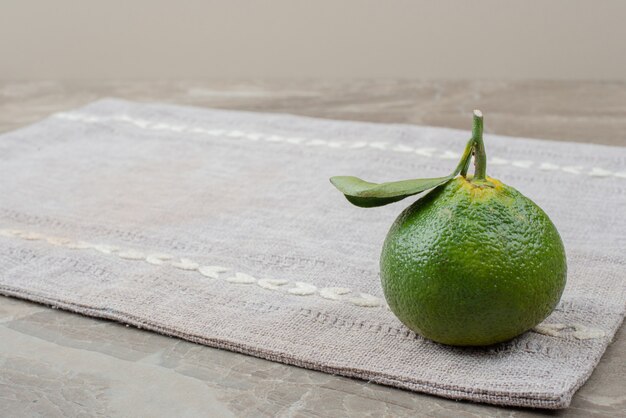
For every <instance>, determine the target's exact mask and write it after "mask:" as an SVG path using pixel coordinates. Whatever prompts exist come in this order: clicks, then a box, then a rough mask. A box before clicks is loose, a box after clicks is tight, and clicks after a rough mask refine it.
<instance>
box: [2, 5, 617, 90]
mask: <svg viewBox="0 0 626 418" xmlns="http://www.w3.org/2000/svg"><path fill="white" fill-rule="evenodd" d="M0 60H1V61H0V62H1V65H0V79H4V80H7V79H32V78H36V79H76V78H88V79H96V78H126V79H133V78H151V79H153V78H154V79H156V78H190V77H219V78H224V77H226V78H238V77H256V78H267V77H381V76H382V77H419V78H490V79H493V78H497V79H510V78H515V79H519V78H543V79H613V80H626V1H620V0H614V1H608V0H585V1H574V0H541V1H538V0H531V1H515V2H513V1H502V0H474V1H466V0H465V1H463V0H456V1H452V0H438V1H429V2H426V1H408V0H407V1H400V0H378V1H370V0H313V1H309V0H275V1H243V0H221V1H212V0H204V1H202V0H178V1H173V0H172V1H156V0H108V1H93V0H54V1H47V0H1V1H0Z"/></svg>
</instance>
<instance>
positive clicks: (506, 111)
mask: <svg viewBox="0 0 626 418" xmlns="http://www.w3.org/2000/svg"><path fill="white" fill-rule="evenodd" d="M102 97H120V98H126V99H130V100H137V101H161V102H169V103H177V104H185V105H193V106H204V107H213V108H224V109H238V110H251V111H263V112H284V113H293V114H298V115H306V116H316V117H324V118H332V119H350V120H362V121H370V122H386V123H411V124H421V125H432V126H444V127H451V128H459V129H467V126H468V125H467V124H468V119H467V118H468V116H467V115H469V114H471V110H472V109H474V108H480V109H481V110H482V111H483V112H484V113H485V115H486V132H487V133H496V134H501V135H511V136H523V137H530V138H547V139H553V140H564V141H565V140H566V141H574V142H591V143H598V144H607V145H619V146H626V83H617V82H615V83H613V82H555V81H554V82H553V81H515V82H505V81H476V82H465V81H436V82H435V81H431V82H426V81H414V80H380V81H371V80H370V81H366V80H357V81H345V80H344V81H340V80H336V81H329V80H300V81H288V80H273V81H262V80H258V81H255V80H245V81H241V80H230V81H228V80H214V81H211V80H203V81H162V82H149V81H134V82H130V81H125V82H122V81H104V82H91V81H89V82H88V81H73V82H47V81H41V82H39V81H38V82H0V133H1V132H6V131H9V130H12V129H16V128H19V127H21V126H24V125H27V124H30V123H32V122H35V121H37V120H39V119H41V118H43V117H45V116H47V115H49V114H51V113H54V112H58V111H63V110H68V109H71V108H75V107H78V106H82V105H84V104H86V103H88V102H91V101H94V100H97V99H99V98H102ZM581 158H584V156H581ZM5 181H6V179H5ZM625 378H626V335H624V332H623V330H620V331H619V332H618V333H617V335H616V337H615V340H614V342H613V343H612V344H611V345H610V346H609V348H608V349H607V351H606V353H605V355H604V357H603V358H602V361H601V362H600V364H599V365H598V367H597V369H596V370H595V371H594V373H593V375H592V376H591V378H590V379H589V381H588V382H587V383H586V384H585V385H584V386H583V387H582V388H581V389H580V390H579V392H578V393H577V394H576V395H575V397H574V400H573V402H572V405H571V407H570V408H569V409H567V410H561V411H537V410H529V409H519V408H502V407H495V406H489V405H481V404H474V403H469V402H457V401H453V400H448V399H443V398H438V397H434V396H429V395H423V394H418V393H412V392H408V391H403V390H399V389H394V388H389V387H385V386H380V385H377V384H373V383H367V382H364V381H359V380H353V379H348V378H344V377H338V376H331V375H328V374H324V373H321V372H316V371H310V370H305V369H300V368H297V367H293V366H287V365H283V364H278V363H273V362H270V361H267V360H261V359H257V358H254V357H250V356H245V355H242V354H237V353H232V352H228V351H223V350H218V349H214V348H209V347H205V346H201V345H197V344H193V343H189V342H186V341H182V340H179V339H176V338H170V337H166V336H162V335H158V334H155V333H151V332H146V331H143V330H138V329H134V328H129V327H126V326H124V325H121V324H117V323H114V322H110V321H105V320H98V319H92V318H87V317H83V316H80V315H75V314H71V313H68V312H63V311H59V310H54V309H50V308H47V307H45V306H42V305H37V304H33V303H29V302H24V301H20V300H16V299H9V298H6V297H0V416H7V417H8V416H10V417H21V416H34V415H41V416H47V417H55V416H94V415H102V416H153V417H160V416H163V417H169V416H177V417H186V416H189V417H191V416H220V417H221V416H249V417H258V416H331V417H337V416H356V417H364V416H373V417H379V416H388V417H397V416H437V417H470V416H472V417H475V416H496V417H505V416H506V417H518V416H519V417H525V416H534V415H558V416H572V417H605V416H606V417H616V416H626V392H625V390H624V379H625Z"/></svg>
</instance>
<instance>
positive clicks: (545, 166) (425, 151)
mask: <svg viewBox="0 0 626 418" xmlns="http://www.w3.org/2000/svg"><path fill="white" fill-rule="evenodd" d="M53 116H54V117H56V118H58V119H65V120H71V121H78V122H85V123H101V122H108V121H114V122H125V123H130V124H132V125H134V126H137V127H138V128H141V129H149V130H155V131H161V130H162V131H172V132H184V131H186V132H189V133H192V134H200V135H209V136H227V137H231V138H243V139H247V140H250V141H259V140H262V141H266V142H284V143H288V144H296V145H298V144H302V145H304V146H309V147H316V146H323V147H328V148H346V147H347V148H349V149H357V148H373V149H379V150H390V151H394V152H413V153H415V154H417V155H421V156H424V157H434V158H439V159H444V160H449V159H457V158H459V155H458V153H455V152H453V151H449V150H444V151H443V152H442V153H439V154H435V153H436V152H437V149H436V148H413V147H410V146H408V145H404V144H397V145H393V146H391V147H390V144H389V143H387V142H378V141H372V142H366V141H358V142H352V143H343V142H338V141H327V140H324V139H318V138H314V139H308V140H307V139H305V138H299V137H286V136H280V135H266V134H261V133H257V132H243V131H240V130H234V129H233V130H222V129H204V128H199V127H193V126H185V125H174V124H167V123H162V122H158V123H157V122H151V121H148V120H145V119H139V118H133V117H130V116H128V115H116V116H107V117H102V116H90V115H85V114H80V113H67V112H62V113H56V114H55V115H53ZM490 163H491V164H494V165H510V166H512V167H516V168H529V167H531V166H533V165H535V162H534V161H528V160H518V161H509V160H506V159H504V158H498V157H491V159H490ZM538 164H540V165H539V168H540V169H541V170H557V171H561V172H564V173H568V174H573V175H578V174H585V175H587V176H590V177H599V178H604V177H610V176H613V177H617V178H626V172H612V171H609V170H606V169H604V168H601V167H593V168H591V170H590V171H588V172H583V170H584V168H583V167H581V166H563V167H561V166H559V165H556V164H553V163H550V162H541V163H538Z"/></svg>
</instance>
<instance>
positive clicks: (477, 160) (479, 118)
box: [472, 110, 487, 181]
mask: <svg viewBox="0 0 626 418" xmlns="http://www.w3.org/2000/svg"><path fill="white" fill-rule="evenodd" d="M472 138H473V139H474V180H477V181H485V180H486V178H487V154H486V153H485V144H484V143H483V112H481V111H480V110H474V124H473V126H472Z"/></svg>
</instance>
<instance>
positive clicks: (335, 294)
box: [0, 229, 386, 308]
mask: <svg viewBox="0 0 626 418" xmlns="http://www.w3.org/2000/svg"><path fill="white" fill-rule="evenodd" d="M0 236H3V237H8V238H19V239H23V240H29V241H36V240H40V241H44V242H47V243H49V244H52V245H55V246H60V247H64V248H68V249H72V250H95V251H98V252H100V253H102V254H105V255H112V256H117V257H120V258H123V259H125V260H133V261H144V262H146V263H149V264H153V265H157V266H161V265H168V266H170V267H174V268H177V269H181V270H186V271H196V272H198V273H200V274H201V275H203V276H204V277H208V278H211V279H219V278H220V274H222V273H227V272H229V271H232V269H230V268H227V267H221V266H203V265H200V264H199V263H197V262H195V261H193V260H190V259H188V258H175V257H174V256H172V255H170V254H158V253H149V254H146V253H144V252H142V251H137V250H135V249H122V248H120V247H117V246H114V245H108V244H94V243H89V242H86V241H72V240H70V239H67V238H59V237H51V236H50V237H49V236H45V235H42V234H38V233H34V232H29V231H20V230H16V229H0ZM225 281H226V282H228V283H233V284H241V285H251V284H256V285H258V286H259V287H261V288H263V289H266V290H269V291H280V292H284V293H288V294H290V295H294V296H313V295H317V296H319V297H321V298H323V299H328V300H335V301H340V302H348V303H352V304H353V305H355V306H361V307H368V308H369V307H371V308H373V307H386V304H384V303H383V301H382V300H381V299H380V298H378V297H376V296H373V295H370V294H367V293H358V295H359V297H350V293H352V290H351V289H348V288H345V287H324V288H321V289H319V290H318V288H317V286H315V285H313V284H311V283H306V282H300V281H296V282H290V281H289V280H283V279H268V278H265V279H257V278H255V277H253V276H251V275H249V274H246V273H243V272H232V273H231V274H228V275H226V277H225ZM289 284H291V285H292V287H289V286H288V285H289ZM344 295H345V296H346V297H345V298H344V297H342V296H344Z"/></svg>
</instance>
